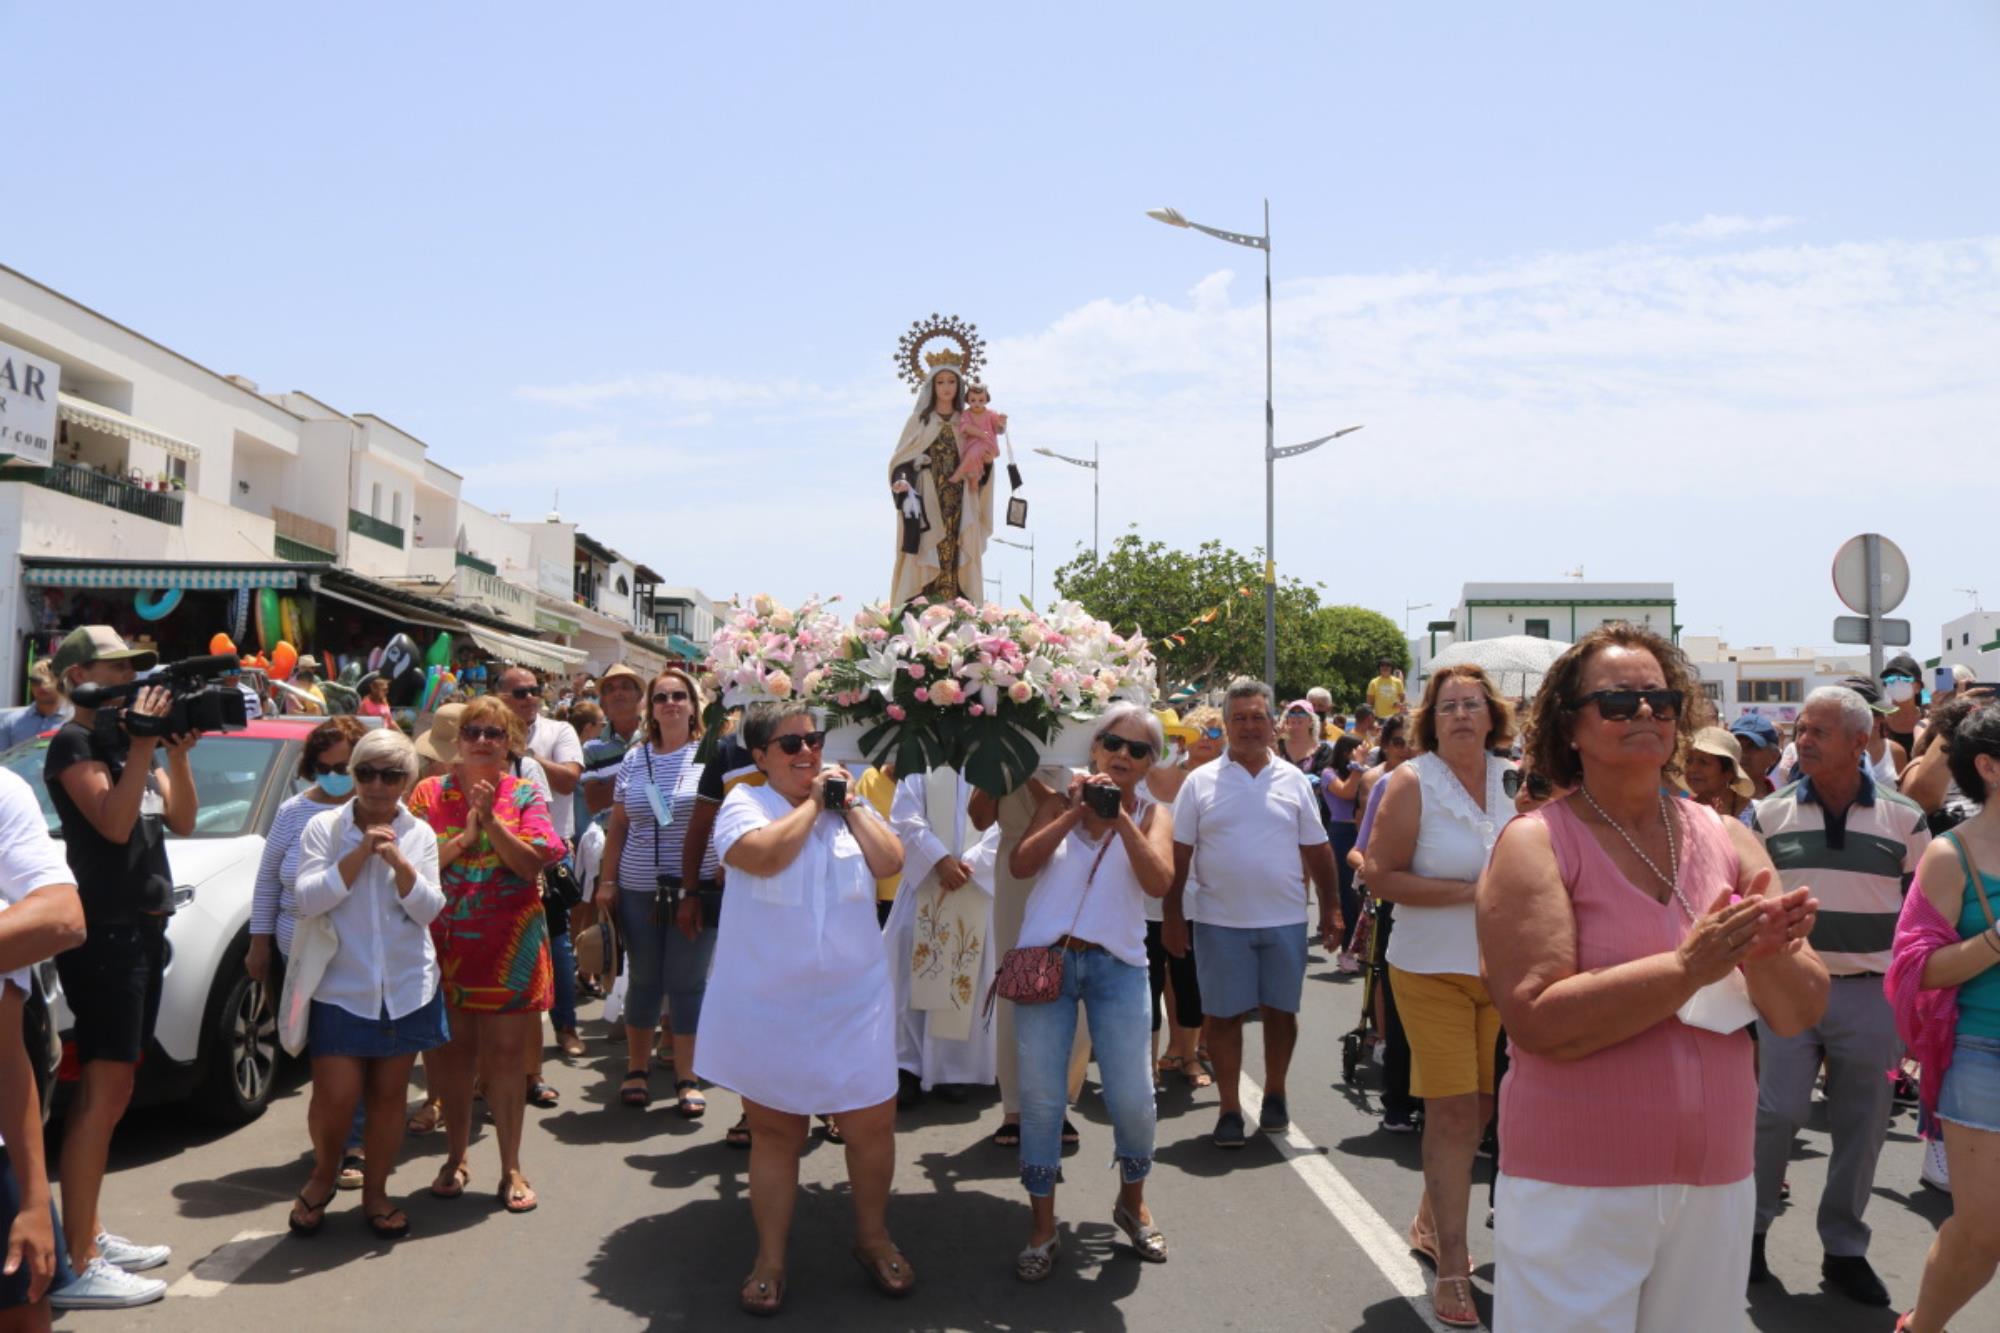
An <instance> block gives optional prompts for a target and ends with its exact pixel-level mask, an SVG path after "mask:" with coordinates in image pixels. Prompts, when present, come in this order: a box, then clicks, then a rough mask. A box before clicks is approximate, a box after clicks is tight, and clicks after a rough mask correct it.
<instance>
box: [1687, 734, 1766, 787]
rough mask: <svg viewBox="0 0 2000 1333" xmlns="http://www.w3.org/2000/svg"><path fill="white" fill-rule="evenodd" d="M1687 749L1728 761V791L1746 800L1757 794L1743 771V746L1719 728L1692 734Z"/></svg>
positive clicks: (1754, 785)
mask: <svg viewBox="0 0 2000 1333" xmlns="http://www.w3.org/2000/svg"><path fill="white" fill-rule="evenodd" d="M1689 748H1691V749H1696V750H1700V751H1701V752H1702V753H1703V754H1712V755H1714V756H1715V757H1716V758H1717V759H1727V760H1728V761H1729V790H1731V791H1733V792H1735V793H1736V794H1737V795H1738V796H1741V797H1743V798H1744V799H1745V800H1748V799H1749V798H1750V797H1752V796H1755V795H1756V794H1757V784H1756V783H1754V782H1752V781H1751V780H1750V775H1749V774H1748V773H1745V772H1744V771H1743V745H1742V743H1741V742H1740V741H1738V740H1737V739H1736V737H1735V736H1734V735H1732V734H1731V733H1729V732H1727V731H1724V730H1723V729H1722V728H1721V727H1703V728H1702V729H1701V730H1700V731H1697V732H1696V733H1695V734H1694V740H1693V741H1691V742H1690V743H1689Z"/></svg>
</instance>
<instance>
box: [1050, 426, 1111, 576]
mask: <svg viewBox="0 0 2000 1333" xmlns="http://www.w3.org/2000/svg"><path fill="white" fill-rule="evenodd" d="M1035 452H1036V453H1038V454H1040V455H1041V456H1042V457H1044V458H1054V459H1059V460H1061V461H1062V462H1065V463H1071V464H1074V465H1075V466H1077V467H1087V468H1089V469H1090V554H1091V558H1092V559H1096V558H1097V556H1098V551H1097V479H1098V477H1100V476H1101V475H1102V473H1100V472H1099V471H1098V468H1097V441H1096V440H1092V441H1091V442H1090V457H1088V458H1072V457H1070V456H1069V455H1068V454H1059V453H1057V452H1056V451H1055V450H1053V449H1040V448H1038V449H1036V450H1035Z"/></svg>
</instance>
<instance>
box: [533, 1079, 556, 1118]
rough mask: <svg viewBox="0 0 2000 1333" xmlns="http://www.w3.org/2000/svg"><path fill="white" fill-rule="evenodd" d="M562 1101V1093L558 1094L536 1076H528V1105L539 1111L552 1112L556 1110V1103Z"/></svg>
mask: <svg viewBox="0 0 2000 1333" xmlns="http://www.w3.org/2000/svg"><path fill="white" fill-rule="evenodd" d="M561 1100H562V1094H561V1093H560V1092H557V1091H556V1090H555V1089H554V1088H552V1087H550V1086H549V1085H548V1084H546V1083H544V1082H542V1081H541V1080H540V1079H538V1078H536V1077H535V1076H534V1075H532V1074H530V1075H529V1076H528V1105H530V1106H533V1107H535V1108H537V1109H539V1110H543V1111H552V1110H554V1109H555V1106H556V1103H557V1102H559V1101H561Z"/></svg>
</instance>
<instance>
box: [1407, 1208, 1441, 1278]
mask: <svg viewBox="0 0 2000 1333" xmlns="http://www.w3.org/2000/svg"><path fill="white" fill-rule="evenodd" d="M1408 1239H1409V1242H1410V1250H1411V1252H1412V1253H1414V1254H1420V1255H1422V1256H1423V1257H1424V1258H1426V1259H1428V1260H1430V1261H1431V1267H1432V1268H1436V1267H1437V1266H1438V1238H1437V1233H1436V1232H1435V1231H1425V1230H1423V1229H1422V1228H1421V1227H1419V1226H1418V1225H1417V1222H1416V1220H1414V1219H1412V1221H1411V1222H1410V1231H1409V1236H1408Z"/></svg>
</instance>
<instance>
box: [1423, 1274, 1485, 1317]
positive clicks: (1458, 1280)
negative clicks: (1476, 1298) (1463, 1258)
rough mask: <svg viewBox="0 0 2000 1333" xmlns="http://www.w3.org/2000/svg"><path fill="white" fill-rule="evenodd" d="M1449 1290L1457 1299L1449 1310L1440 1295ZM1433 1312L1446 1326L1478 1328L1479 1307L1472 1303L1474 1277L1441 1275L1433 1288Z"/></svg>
mask: <svg viewBox="0 0 2000 1333" xmlns="http://www.w3.org/2000/svg"><path fill="white" fill-rule="evenodd" d="M1446 1291H1449V1292H1450V1293H1451V1295H1452V1296H1453V1298H1454V1299H1455V1306H1454V1308H1452V1309H1450V1310H1447V1309H1446V1308H1445V1306H1444V1305H1443V1304H1441V1303H1440V1302H1439V1300H1438V1297H1439V1296H1440V1295H1441V1294H1442V1293H1444V1292H1446ZM1431 1313H1432V1314H1434V1315H1436V1316H1437V1321H1438V1322H1439V1323H1440V1324H1443V1325H1444V1326H1445V1327H1446V1328H1478V1327H1480V1323H1479V1307H1478V1306H1477V1305H1474V1304H1473V1303H1472V1277H1471V1275H1470V1274H1468V1275H1466V1276H1465V1277H1441V1278H1439V1279H1438V1280H1437V1285H1436V1286H1435V1287H1433V1288H1431Z"/></svg>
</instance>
